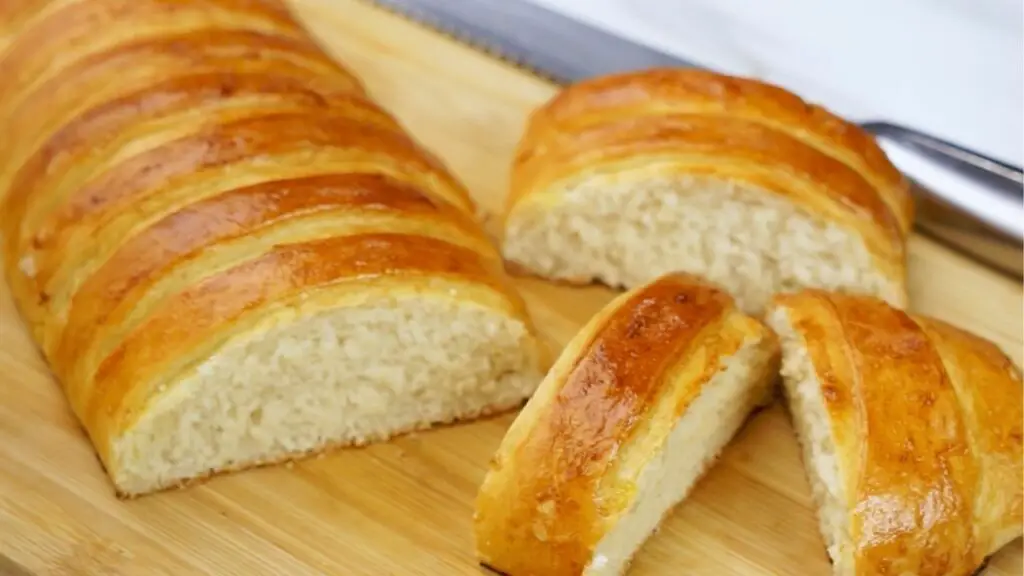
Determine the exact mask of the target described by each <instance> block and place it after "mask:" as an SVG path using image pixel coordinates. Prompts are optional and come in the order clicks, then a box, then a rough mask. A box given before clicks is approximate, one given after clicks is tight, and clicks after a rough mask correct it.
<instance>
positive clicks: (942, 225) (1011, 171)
mask: <svg viewBox="0 0 1024 576" xmlns="http://www.w3.org/2000/svg"><path fill="white" fill-rule="evenodd" d="M370 1H371V2H372V3H375V4H377V5H379V6H381V7H383V8H385V9H388V10H390V11H391V12H394V13H397V14H398V15H400V16H404V17H406V18H408V19H410V20H413V21H415V22H418V23H420V24H423V25H426V26H428V27H430V28H433V29H435V30H437V31H439V32H442V33H445V34H446V35H449V36H452V37H454V38H455V39H457V40H460V41H462V42H464V43H466V44H469V45H470V46H474V47H477V48H480V49H483V50H484V51H486V52H488V53H491V54H493V55H495V56H497V57H499V58H502V59H504V60H506V61H508V62H510V63H512V64H513V65H516V66H517V67H519V68H521V69H524V70H526V71H529V72H532V73H533V74H535V75H537V76H540V77H542V78H545V79H547V80H549V81H552V82H555V83H557V84H569V83H573V82H577V81H580V80H583V79H585V78H591V77H594V76H601V75H606V74H612V73H617V72H623V71H629V70H641V69H646V68H656V67H699V66H698V65H697V64H695V63H693V62H687V61H685V60H682V59H680V58H677V57H675V56H672V55H670V54H666V53H664V52H660V51H658V50H656V49H654V48H651V47H648V46H645V45H642V44H638V43H634V42H631V41H629V40H627V39H625V38H622V37H620V36H616V35H614V34H611V33H609V32H605V31H603V30H600V29H598V28H595V27H592V26H589V25H587V24H586V23H583V22H580V21H577V20H574V19H572V18H569V17H566V16H563V15H561V14H559V13H557V12H554V11H551V10H549V9H547V8H545V7H543V6H539V5H536V4H533V3H531V2H529V1H526V0H370ZM860 125H861V127H862V128H864V129H866V130H868V131H869V132H871V133H872V134H874V136H875V138H876V140H877V141H878V143H879V145H880V146H881V147H882V149H883V150H885V152H886V154H887V155H888V156H889V159H890V160H891V161H892V162H893V164H895V165H896V166H897V167H898V168H899V169H900V170H901V171H902V172H903V173H904V174H905V175H906V176H907V178H908V179H909V180H910V181H911V183H912V185H913V189H914V196H915V199H916V203H917V218H916V225H917V228H918V230H920V231H921V232H923V233H925V234H926V235H928V236H930V237H932V238H935V239H937V240H939V241H940V242H942V243H944V244H946V245H948V246H951V247H952V248H954V249H957V250H959V251H961V252H963V253H966V255H967V256H969V257H971V258H973V259H975V260H977V261H979V262H981V263H983V264H986V265H988V266H989V267H991V268H994V269H996V270H998V271H1001V272H1004V273H1008V274H1011V275H1014V276H1016V277H1018V278H1021V277H1024V173H1022V171H1021V168H1020V167H1019V166H1014V165H1012V164H1009V163H1006V162H1002V161H1000V160H997V159H995V158H990V157H988V156H985V155H984V154H981V153H979V152H977V151H973V150H970V149H968V148H966V147H963V146H959V145H957V144H955V143H953V142H949V141H946V140H943V139H941V138H937V137H935V136H932V135H929V134H926V133H924V132H921V131H919V130H915V129H912V128H909V127H906V126H901V125H898V124H895V123H892V122H886V121H866V122H861V123H860Z"/></svg>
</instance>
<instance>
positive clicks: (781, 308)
mask: <svg viewBox="0 0 1024 576" xmlns="http://www.w3.org/2000/svg"><path fill="white" fill-rule="evenodd" d="M767 321H768V322H769V323H770V325H771V326H772V327H773V328H774V330H775V331H776V332H777V333H778V334H779V336H780V338H781V341H782V350H783V364H782V377H783V380H784V389H785V393H786V397H787V400H788V405H789V409H790V412H791V413H792V417H793V422H794V425H795V427H796V430H797V433H798V437H799V439H800V442H801V444H802V446H803V450H804V462H805V464H806V468H807V474H808V477H809V478H810V482H811V485H812V487H813V490H814V496H815V500H816V502H817V505H818V518H819V520H820V525H821V531H822V534H823V536H824V539H825V542H826V544H827V548H828V554H829V556H830V557H831V559H832V562H833V565H834V566H835V573H836V574H837V576H868V575H875V574H891V575H894V576H899V575H911V574H913V575H916V576H968V575H970V574H974V573H975V571H976V570H978V568H979V567H980V566H981V565H982V563H983V562H984V561H985V560H986V558H987V557H988V556H990V555H991V554H993V553H995V552H996V551H997V550H999V549H1000V548H1001V547H1003V546H1004V545H1006V544H1007V543H1008V542H1010V541H1011V540H1013V539H1015V538H1017V537H1019V536H1020V535H1021V522H1022V516H1021V510H1022V503H1024V495H1022V485H1024V478H1022V474H1021V457H1022V453H1021V432H1022V431H1021V427H1022V421H1024V414H1022V404H1024V398H1022V394H1021V373H1020V369H1019V368H1018V367H1016V366H1014V365H1013V363H1012V362H1011V361H1010V360H1009V359H1008V358H1007V357H1006V355H1005V354H1003V353H1002V352H1001V351H1000V350H999V349H998V348H997V347H996V346H995V345H994V344H992V343H991V342H988V341H986V340H984V339H982V338H979V337H977V336H974V335H972V334H969V333H967V332H965V331H963V330H960V329H958V328H956V327H954V326H951V325H950V324H947V323H945V322H942V321H939V320H935V319H932V318H927V317H923V316H916V315H911V314H907V313H905V312H902V311H899V310H897V309H894V308H892V307H890V306H888V305H887V304H885V303H884V302H882V301H880V300H878V299H875V298H869V297H863V296H847V295H837V294H828V293H824V292H821V291H805V292H801V293H798V294H793V295H785V296H780V297H778V298H777V299H776V301H775V303H774V305H773V307H772V308H771V310H770V312H769V315H768V316H767Z"/></svg>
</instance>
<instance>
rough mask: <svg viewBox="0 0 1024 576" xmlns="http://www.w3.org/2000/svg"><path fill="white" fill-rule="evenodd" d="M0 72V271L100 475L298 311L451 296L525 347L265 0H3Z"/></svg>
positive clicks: (384, 131)
mask: <svg viewBox="0 0 1024 576" xmlns="http://www.w3.org/2000/svg"><path fill="white" fill-rule="evenodd" d="M0 69H2V70H4V76H5V78H6V80H5V81H4V82H3V85H2V86H0V119H2V120H0V126H2V128H3V132H4V135H5V137H4V138H3V139H2V140H0V202H2V206H0V208H2V209H0V233H2V246H0V247H2V255H3V264H4V271H5V274H6V276H7V278H8V281H9V283H10V285H11V288H12V292H13V294H14V297H15V301H16V304H17V306H18V308H19V310H20V311H21V313H22V314H23V316H24V317H25V319H26V321H27V323H28V326H29V328H30V330H31V331H32V334H33V335H34V337H35V339H36V341H37V342H38V343H39V345H40V347H41V348H42V350H43V352H44V354H45V356H46V358H47V359H48V360H49V363H50V365H51V367H52V369H53V371H54V373H55V374H56V376H57V377H58V379H59V380H60V382H61V383H62V385H63V387H64V389H65V391H66V393H67V396H68V398H69V401H70V403H71V406H72V408H73V409H74V412H75V413H76V414H77V416H78V417H79V419H80V420H81V421H82V422H83V424H84V425H85V427H86V429H87V431H88V432H89V434H90V436H91V438H92V440H93V442H94V444H95V445H96V447H97V450H98V452H99V453H100V456H101V458H102V459H103V460H104V463H105V464H106V465H108V466H109V465H110V464H111V463H110V462H109V461H108V456H109V454H108V452H109V449H110V446H109V444H110V442H111V441H112V439H113V438H114V437H116V436H117V435H118V434H120V433H121V432H122V431H123V430H125V428H126V427H127V426H129V425H130V424H131V423H132V422H133V421H135V419H136V418H137V417H138V415H139V414H140V413H141V412H142V411H144V410H145V408H146V406H147V405H148V403H149V402H151V401H152V399H153V397H154V395H156V394H159V393H164V392H166V391H165V390H164V389H163V388H162V387H161V388H160V389H159V390H155V389H153V383H155V382H161V383H166V382H173V381H174V377H175V375H176V374H177V373H178V372H179V371H180V370H182V369H183V368H184V367H187V366H189V365H193V364H194V363H195V362H196V361H198V360H200V359H202V357H203V354H206V353H209V352H210V351H211V349H212V348H213V347H214V346H215V345H216V344H217V343H219V342H223V341H224V339H225V338H227V337H228V336H230V335H235V334H237V333H238V332H239V331H243V330H245V329H246V328H247V327H248V326H249V325H250V324H251V323H252V322H255V320H254V319H258V318H265V317H267V316H268V315H271V314H274V313H276V312H275V310H279V309H287V308H288V306H292V305H294V303H295V302H296V300H297V299H305V298H307V297H308V298H312V299H319V300H322V301H323V303H324V304H323V307H324V308H329V307H332V306H336V305H341V303H345V302H357V301H358V299H359V298H358V296H359V294H360V290H363V291H364V292H365V293H369V292H370V291H371V290H377V291H379V290H378V289H383V288H386V289H387V290H389V291H390V293H391V294H393V295H401V294H425V293H430V292H431V291H435V292H438V293H440V292H441V290H444V291H445V292H444V294H445V295H446V296H445V297H447V294H448V293H449V292H448V291H450V290H453V289H452V288H451V286H452V285H453V284H454V285H457V286H462V287H463V288H462V289H460V291H459V297H460V298H464V299H466V301H467V302H468V301H473V302H476V303H479V304H481V305H484V306H487V307H489V308H491V309H494V310H495V311H496V312H498V313H502V314H505V315H507V316H509V317H511V318H515V319H518V320H521V321H522V322H523V323H524V324H525V325H526V326H527V327H528V329H530V330H532V328H531V327H530V322H529V320H528V319H527V317H526V314H525V308H524V305H523V302H522V301H521V299H520V297H519V296H518V295H517V293H516V292H515V291H514V290H513V289H512V288H511V287H510V285H509V284H508V281H507V278H506V277H505V275H504V272H503V270H502V266H501V261H500V257H499V254H498V252H497V250H496V249H495V248H494V246H493V245H492V244H491V243H490V242H489V240H488V239H487V237H486V236H485V235H484V233H483V231H482V229H481V227H480V226H479V225H478V224H477V223H476V221H475V219H474V211H475V207H474V205H473V202H472V201H471V199H470V197H469V195H468V193H467V191H466V190H465V189H464V188H463V187H462V185H461V184H460V183H459V182H458V181H457V180H456V179H455V178H454V177H453V176H452V175H451V174H450V173H449V172H448V170H447V169H446V168H445V166H444V165H443V164H442V163H441V162H440V161H439V160H438V159H436V158H435V157H433V156H432V155H431V154H430V153H429V152H427V151H426V150H424V149H423V148H422V147H420V146H419V145H418V144H417V142H416V141H414V139H413V138H412V137H411V136H410V135H408V134H407V133H406V132H405V131H404V130H403V128H402V127H401V126H400V125H399V123H398V122H397V121H396V120H395V119H394V118H393V117H392V116H391V115H390V114H389V113H388V112H386V111H385V110H383V109H382V108H381V107H379V106H378V105H377V104H376V103H375V102H374V101H373V100H372V99H371V97H370V96H368V95H367V93H366V91H365V90H364V88H363V86H362V85H361V83H360V81H359V80H358V79H357V78H356V77H354V76H353V75H352V74H351V73H349V72H348V71H346V70H345V69H344V68H343V67H341V66H340V65H339V64H337V63H336V62H335V61H333V60H332V59H331V58H330V57H329V56H328V55H327V54H326V53H325V52H324V51H323V50H322V49H321V48H320V47H319V46H318V45H317V44H316V43H314V41H313V40H312V39H311V38H310V37H309V36H308V35H307V32H306V31H305V30H304V29H303V28H302V27H301V26H300V25H299V23H298V22H297V21H296V20H295V19H294V18H293V17H292V15H291V14H290V13H289V11H288V10H287V8H286V7H285V5H284V4H283V3H282V2H280V1H278V0H207V1H199V0H184V1H170V0H76V1H73V0H51V1H44V2H34V3H33V2H14V3H4V4H3V5H0ZM438 281H443V282H438ZM442 284H443V285H444V288H440V287H438V286H441V285H442ZM435 285H436V286H435Z"/></svg>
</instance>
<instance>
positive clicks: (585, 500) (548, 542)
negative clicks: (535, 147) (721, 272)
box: [475, 274, 774, 576]
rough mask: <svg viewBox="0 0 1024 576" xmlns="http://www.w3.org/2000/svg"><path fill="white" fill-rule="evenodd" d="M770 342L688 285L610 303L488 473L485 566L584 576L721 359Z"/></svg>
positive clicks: (719, 298) (666, 283)
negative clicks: (647, 466) (756, 341)
mask: <svg viewBox="0 0 1024 576" xmlns="http://www.w3.org/2000/svg"><path fill="white" fill-rule="evenodd" d="M764 337H769V338H771V339H772V341H773V342H774V335H773V334H772V333H771V332H770V331H769V330H768V329H767V328H766V327H765V326H764V325H762V324H761V323H760V322H758V321H756V320H754V319H752V318H750V317H748V316H745V315H743V314H742V313H740V312H739V311H738V310H737V309H736V307H735V304H734V302H733V300H732V298H731V297H729V296H728V295H727V294H726V293H725V292H723V291H721V290H719V289H717V288H715V287H713V286H710V285H709V284H707V283H705V282H703V281H701V280H700V279H698V278H696V277H693V276H690V275H685V274H672V275H667V276H663V277H662V278H659V279H657V280H655V281H654V282H652V283H649V284H648V285H646V286H642V287H639V288H637V289H635V290H631V291H629V292H626V293H624V294H622V295H620V296H619V297H617V298H616V299H615V300H613V301H612V302H611V303H609V304H608V305H607V306H606V307H605V308H604V309H603V310H602V311H600V312H599V313H598V314H597V315H595V316H594V317H593V318H592V319H591V320H590V321H589V322H588V323H587V324H586V325H585V326H584V327H583V328H582V329H581V330H580V332H579V333H578V334H577V335H576V336H575V337H574V338H573V340H572V341H571V342H570V343H569V344H568V345H567V346H566V347H565V349H564V350H563V351H562V354H561V356H560V357H559V359H558V360H557V361H556V362H555V364H554V366H553V367H552V368H551V370H550V371H549V372H548V375H547V377H546V378H545V380H544V382H543V383H542V384H541V385H540V387H539V388H538V390H537V392H536V393H535V394H534V396H533V397H532V398H531V399H530V401H529V403H528V404H527V406H526V407H525V408H524V409H523V411H522V412H521V413H520V415H519V416H518V417H517V418H516V421H515V422H514V423H513V425H512V426H511V427H510V428H509V430H508V432H507V434H506V436H505V438H504V440H503V441H502V444H501V446H500V448H499V449H498V451H497V452H496V454H495V456H494V457H493V459H492V461H491V463H490V467H489V470H488V474H487V477H486V479H485V480H484V482H483V485H482V486H481V488H480V492H479V494H478V497H477V502H476V514H475V535H476V542H477V550H478V555H479V557H480V561H481V563H483V564H484V565H486V566H489V567H491V568H493V569H495V570H498V571H499V572H502V573H507V574H511V575H513V576H520V575H527V574H529V575H533V576H578V575H580V574H582V573H583V570H584V568H585V567H586V566H587V564H588V563H589V562H590V560H591V557H592V556H593V553H594V547H595V546H596V545H597V543H598V542H599V541H600V540H601V538H602V536H604V535H605V533H606V532H607V531H608V529H609V528H610V527H611V526H612V525H613V524H614V522H615V520H616V519H617V518H618V517H619V516H620V515H621V514H623V513H625V512H626V511H627V510H628V508H629V506H630V504H631V502H632V500H633V495H634V490H635V484H634V481H635V480H636V477H637V475H638V474H639V471H640V470H641V469H642V468H643V465H644V463H645V462H647V461H648V460H649V459H650V458H651V457H653V456H654V454H655V453H656V452H657V451H658V450H659V449H660V448H659V447H660V446H661V445H662V443H663V441H664V439H665V437H666V436H667V435H668V434H669V432H670V431H671V429H672V427H673V424H674V423H675V422H676V421H677V420H678V419H679V418H680V417H681V416H682V415H683V414H684V413H685V412H686V410H687V408H688V407H689V406H690V404H691V403H692V402H693V401H694V400H695V399H696V398H697V397H698V396H699V395H700V394H701V390H702V389H703V387H704V385H705V384H706V383H707V382H708V381H709V380H710V379H711V377H712V376H713V375H714V374H715V373H716V372H717V371H718V370H719V368H720V366H721V364H720V361H721V359H722V358H724V357H726V356H729V355H731V354H733V353H735V352H736V351H737V350H739V348H740V347H741V346H742V345H743V343H744V342H745V341H747V340H749V339H751V338H764ZM669 382H674V384H672V385H670V384H669ZM659 407H661V408H664V409H659ZM645 431H646V432H645Z"/></svg>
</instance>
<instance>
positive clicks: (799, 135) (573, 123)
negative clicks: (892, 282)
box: [505, 69, 913, 281]
mask: <svg viewBox="0 0 1024 576" xmlns="http://www.w3.org/2000/svg"><path fill="white" fill-rule="evenodd" d="M644 163H649V164H654V163H656V164H658V165H660V166H663V167H670V168H671V167H674V168H676V169H678V170H682V171H685V172H687V173H691V174H700V175H707V176H714V177H719V178H725V179H735V180H740V181H744V182H748V183H750V184H753V185H756V186H759V187H761V188H763V189H766V190H769V191H771V192H774V193H777V194H780V195H782V196H785V197H787V198H788V199H789V200H791V201H792V202H794V203H796V204H797V205H799V206H802V207H803V208H804V209H805V210H807V211H809V212H811V213H813V214H817V215H819V216H821V217H822V218H823V219H825V220H826V221H830V222H835V223H837V224H839V225H841V226H843V227H845V228H848V229H851V230H855V231H857V233H858V234H859V235H860V236H861V237H863V238H864V241H865V242H866V244H867V246H868V248H869V250H870V252H871V253H872V255H873V256H874V258H875V260H876V261H877V262H878V264H879V267H880V268H881V269H882V270H884V271H885V272H886V274H887V275H888V276H890V277H893V278H898V279H900V280H901V281H902V278H903V271H902V269H903V254H904V248H905V247H904V240H905V237H906V235H907V234H908V233H909V231H910V229H911V227H912V223H913V203H912V198H911V195H910V185H909V182H908V181H907V180H906V179H905V178H904V177H903V176H902V174H900V172H899V171H898V170H897V169H896V168H895V166H893V165H892V163H891V162H889V160H888V158H887V157H886V156H885V153H884V152H883V151H882V149H881V148H880V147H879V146H878V144H877V143H876V142H875V140H874V138H873V137H872V136H871V135H870V134H868V133H867V132H865V131H864V130H862V129H861V128H859V127H858V126H856V125H854V124H851V123H849V122H847V121H845V120H843V119H841V118H839V117H837V116H835V115H834V114H831V113H830V112H828V111H827V110H825V109H823V108H821V107H818V106H814V105H812V104H809V103H807V102H804V101H803V100H801V99H800V98H799V97H797V96H796V95H794V94H792V93H790V92H788V91H786V90H783V89H781V88H778V87H775V86H771V85H768V84H765V83H762V82H758V81H755V80H751V79H745V78H738V77H731V76H726V75H721V74H716V73H712V72H707V71H701V70H693V69H652V70H646V71H639V72H631V73H623V74H616V75H609V76H604V77H601V78H596V79H592V80H586V81H582V82H580V83H577V84H575V85H572V86H570V87H568V88H566V89H564V90H563V91H562V92H560V93H559V94H558V95H556V96H555V97H554V98H553V99H552V100H551V101H550V102H548V103H547V104H546V105H544V106H542V107H541V108H539V109H537V110H536V111H534V113H533V114H532V115H531V117H530V119H529V122H528V124H527V129H526V131H525V134H524V135H523V137H522V139H521V140H520V142H519V147H518V150H517V154H516V158H515V161H514V164H513V169H512V179H511V187H510V192H509V197H508V201H507V205H506V209H505V216H506V218H507V217H508V216H509V215H510V214H512V213H513V212H514V211H516V210H520V209H523V208H524V207H526V206H544V205H547V204H548V203H555V202H557V201H558V198H557V194H558V190H560V189H564V188H565V187H566V186H568V185H570V184H572V183H573V182H576V181H579V180H582V179H584V178H586V177H588V176H589V175H593V174H597V173H599V172H600V171H601V170H602V169H605V168H608V169H617V168H634V167H637V166H642V165H644Z"/></svg>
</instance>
